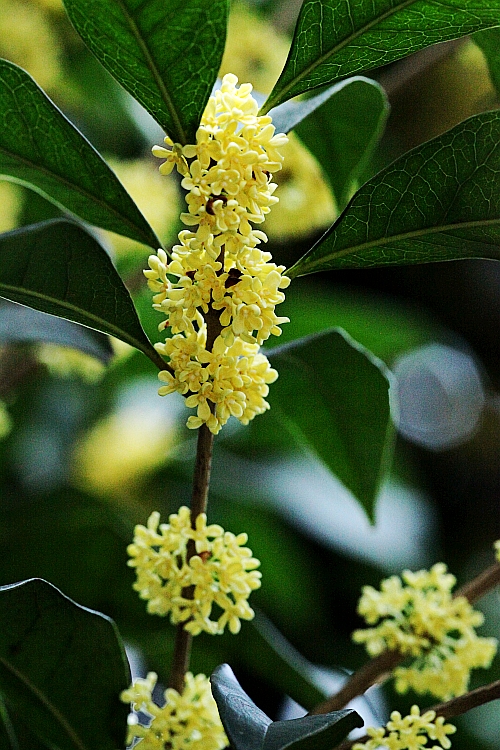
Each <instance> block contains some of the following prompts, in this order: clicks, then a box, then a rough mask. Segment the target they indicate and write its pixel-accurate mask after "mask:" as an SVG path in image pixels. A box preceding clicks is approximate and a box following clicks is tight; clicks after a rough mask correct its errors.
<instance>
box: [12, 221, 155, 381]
mask: <svg viewBox="0 0 500 750" xmlns="http://www.w3.org/2000/svg"><path fill="white" fill-rule="evenodd" d="M0 296H1V297H5V298H6V299H9V300H11V301H12V302H18V303H20V304H21V305H27V306H28V307H33V308H35V309H36V310H40V311H41V312H45V313H49V314H50V315H56V316H58V317H61V318H66V319H67V320H72V321H73V322H74V323H80V324H81V325H84V326H87V327H88V328H92V329H94V330H97V331H101V332H102V333H107V334H110V335H111V336H115V337H116V338H118V339H121V340H122V341H125V342H126V343H127V344H130V345H131V346H134V347H135V348H136V349H139V350H140V351H142V352H143V353H144V354H145V355H146V356H147V357H149V359H151V361H152V362H154V363H155V364H156V365H157V366H159V367H164V364H163V360H162V359H161V357H160V356H159V355H158V354H157V353H156V351H155V349H154V348H153V347H152V345H151V344H150V342H149V340H148V339H147V337H146V334H145V333H144V331H143V330H142V327H141V324H140V322H139V318H138V317H137V313H136V311H135V308H134V305H133V303H132V300H131V298H130V295H129V293H128V291H127V289H126V288H125V286H124V284H123V282H122V280H121V279H120V277H119V275H118V273H117V272H116V270H115V268H114V266H113V264H112V262H111V260H110V258H109V256H108V254H107V253H106V251H105V250H104V248H103V247H102V246H101V245H100V244H99V243H98V241H97V240H96V239H95V237H93V236H92V235H90V234H89V233H88V232H86V231H85V229H83V228H82V227H81V226H79V225H78V224H75V223H73V222H70V221H66V220H64V219H52V220H50V221H46V222H42V223H40V224H33V225H31V226H28V227H23V228H22V229H16V230H14V231H13V232H7V233H6V234H3V235H0Z"/></svg>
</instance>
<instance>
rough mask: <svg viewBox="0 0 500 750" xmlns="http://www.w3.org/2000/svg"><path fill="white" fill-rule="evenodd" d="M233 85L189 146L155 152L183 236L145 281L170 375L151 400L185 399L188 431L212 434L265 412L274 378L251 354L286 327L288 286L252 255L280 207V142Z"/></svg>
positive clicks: (247, 88)
mask: <svg viewBox="0 0 500 750" xmlns="http://www.w3.org/2000/svg"><path fill="white" fill-rule="evenodd" d="M237 83H238V79H237V78H236V76H234V75H232V74H227V75H225V76H224V78H223V80H222V85H221V88H220V89H219V90H218V91H216V92H215V94H214V95H213V96H211V97H210V99H209V101H208V104H207V107H206V109H205V112H204V115H203V117H202V120H201V123H200V126H199V128H198V131H197V135H196V144H188V145H185V146H182V145H180V144H175V143H172V141H171V140H170V139H169V138H168V137H167V138H166V139H165V143H166V145H167V146H169V147H170V148H164V147H162V146H155V147H154V149H153V153H154V154H155V155H156V156H158V157H160V158H164V159H166V161H165V162H164V163H163V164H162V165H161V167H160V171H162V172H163V173H168V172H170V171H171V170H172V169H173V168H174V166H175V167H176V168H177V170H178V171H179V173H180V174H181V175H182V177H183V179H182V186H183V187H184V188H185V190H186V191H188V192H187V195H186V203H187V211H185V212H184V213H182V214H181V219H182V221H183V222H184V224H186V225H187V226H188V227H189V229H185V230H183V231H181V232H179V244H177V245H175V246H174V247H173V249H172V253H171V257H170V258H169V257H168V256H167V254H166V253H165V252H164V251H163V250H159V251H158V253H157V255H152V256H151V257H150V258H149V270H147V271H145V272H144V273H145V276H146V278H147V279H148V285H149V287H150V289H151V290H152V291H153V292H154V295H155V296H154V297H153V307H154V308H155V309H156V310H158V311H159V312H161V313H163V314H164V316H165V320H164V321H163V322H162V323H161V324H160V325H159V328H160V330H164V329H165V328H167V327H168V328H170V333H171V334H172V336H173V340H174V341H175V343H170V342H171V341H172V339H167V341H166V342H165V343H164V344H163V343H160V344H157V345H156V348H157V350H158V351H159V352H160V354H162V355H164V356H166V357H168V358H169V364H170V367H171V370H170V371H167V370H165V371H163V372H161V373H160V380H162V381H163V382H165V383H166V384H167V385H166V386H163V387H162V388H160V391H159V393H160V395H166V393H170V392H172V391H178V392H179V393H182V394H183V395H185V396H186V400H185V404H186V406H187V407H188V408H195V409H196V410H197V411H196V416H192V417H190V418H189V419H188V422H187V425H188V427H190V428H192V429H196V428H198V427H200V426H201V425H202V424H206V425H207V426H208V427H209V429H210V430H211V431H212V432H213V433H215V434H216V433H217V432H219V430H220V429H221V427H222V426H223V425H224V424H225V423H226V422H227V420H228V419H229V417H230V416H234V417H236V418H237V419H239V420H240V421H241V422H242V423H243V424H247V423H248V421H249V420H250V419H252V418H253V417H254V416H255V415H256V414H260V413H262V412H263V411H265V410H266V409H268V408H269V405H268V403H267V401H265V397H266V396H267V393H268V385H269V384H270V383H271V382H273V380H275V379H276V377H277V373H276V371H275V370H273V369H272V368H271V367H270V365H269V363H268V362H267V359H266V358H265V356H264V355H263V354H261V353H260V352H259V347H260V345H261V344H263V343H264V341H266V340H267V339H268V338H269V336H271V335H275V336H278V335H280V333H281V328H280V325H281V324H282V323H286V322H288V318H286V317H280V316H278V315H276V313H275V307H276V305H278V304H280V303H281V302H283V300H284V298H285V295H284V293H283V291H282V290H283V289H285V288H286V287H287V286H288V285H289V283H290V279H289V278H288V277H286V276H284V275H283V271H284V270H285V267H284V266H277V265H276V264H275V263H273V262H272V258H271V254H270V253H268V252H265V251H263V250H261V249H260V245H261V244H262V243H263V242H266V241H267V237H266V235H265V233H264V232H262V231H261V230H259V229H255V228H254V227H253V225H254V224H261V223H262V222H263V221H264V220H265V218H266V215H267V214H268V213H269V211H270V209H271V206H273V205H274V204H275V203H276V202H277V200H278V199H277V197H276V196H275V195H274V191H275V189H276V184H275V183H273V182H272V180H271V177H272V173H273V172H276V171H278V170H280V169H281V166H282V160H283V159H282V156H281V154H280V151H279V149H280V147H281V146H283V145H284V144H285V143H286V142H287V140H288V139H287V136H285V135H283V134H276V133H275V128H274V126H273V125H272V122H271V118H270V117H269V116H268V115H265V116H259V115H258V105H257V102H256V100H255V99H254V98H253V96H252V95H251V92H252V86H251V85H250V84H242V85H241V86H239V87H238V86H237ZM208 313H215V316H216V319H218V320H217V322H216V326H217V327H218V329H219V330H218V331H217V333H219V335H218V336H217V337H216V341H215V344H214V345H213V346H211V347H210V350H209V351H208V350H207V348H206V341H207V333H206V316H207V314H208ZM212 325H213V322H212ZM195 343H196V346H194V344H195Z"/></svg>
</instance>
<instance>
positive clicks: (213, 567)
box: [128, 506, 261, 635]
mask: <svg viewBox="0 0 500 750" xmlns="http://www.w3.org/2000/svg"><path fill="white" fill-rule="evenodd" d="M159 524H160V514H159V513H152V514H151V516H150V518H149V520H148V523H147V526H146V527H145V526H141V525H138V526H136V528H135V536H134V542H133V544H130V545H129V547H128V553H129V555H130V557H131V559H130V560H129V562H128V564H129V565H130V566H131V567H134V568H135V569H136V573H137V580H136V582H135V584H134V588H135V589H136V591H138V592H139V596H140V597H141V599H146V600H147V601H148V604H147V610H148V612H150V613H151V614H157V615H170V620H171V622H172V624H177V623H179V622H183V623H185V625H184V628H185V630H187V631H188V632H190V633H191V634H192V635H198V634H199V633H201V632H202V631H204V632H206V633H211V634H218V633H222V632H223V631H224V628H225V626H226V625H228V627H229V630H230V631H231V632H232V633H238V632H239V630H240V627H241V623H240V620H251V619H252V618H253V616H254V612H253V610H252V609H251V607H250V606H249V604H248V597H249V596H250V594H251V592H252V591H253V590H254V589H257V588H259V587H260V579H261V574H260V572H259V571H258V570H257V568H258V567H259V565H260V562H259V561H258V560H256V559H255V558H254V557H253V556H252V551H251V550H250V549H249V548H248V547H246V546H245V545H246V543H247V535H246V534H238V535H237V536H235V535H234V534H231V533H230V532H228V531H226V532H225V531H224V529H223V528H222V527H221V526H219V525H217V524H210V525H207V518H206V515H205V514H204V513H202V514H200V515H199V516H198V517H197V519H196V528H194V529H193V528H192V526H191V513H190V511H189V508H186V507H185V506H183V507H181V508H180V509H179V511H178V513H175V514H172V515H171V516H170V518H169V523H168V524H161V525H159ZM190 540H194V542H195V547H196V554H195V555H193V556H192V557H191V558H189V559H188V550H187V548H188V543H189V541H190ZM190 586H192V587H194V589H193V595H192V598H187V597H186V595H185V589H186V588H188V587H190ZM214 607H215V609H216V610H219V611H220V614H218V615H217V619H211V617H212V612H213V609H214Z"/></svg>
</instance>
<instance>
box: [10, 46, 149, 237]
mask: <svg viewBox="0 0 500 750" xmlns="http://www.w3.org/2000/svg"><path fill="white" fill-rule="evenodd" d="M0 113H1V118H2V122H1V127H0V175H3V176H4V177H6V178H7V179H11V180H13V181H14V182H18V183H20V184H21V185H25V186H27V187H29V188H32V189H33V190H36V191H37V192H39V193H41V194H42V195H43V196H45V197H46V198H48V199H49V200H51V201H52V202H54V203H55V204H57V205H58V206H59V207H63V208H66V209H68V211H71V212H72V213H73V214H75V215H76V216H79V217H80V218H81V219H84V220H85V221H87V222H88V223H89V224H95V225H96V226H98V227H102V228H103V229H109V230H110V231H112V232H116V233H117V234H123V235H125V236H126V237H130V239H133V240H137V241H138V242H143V243H144V244H146V245H149V246H150V247H152V248H154V249H156V248H158V247H160V244H161V243H160V242H159V240H158V239H157V237H156V235H155V233H154V232H153V230H152V229H151V227H150V226H149V224H148V223H147V221H146V219H145V218H144V217H143V215H142V214H141V213H140V211H139V209H138V208H137V206H136V205H135V203H134V201H133V200H132V198H131V197H130V196H129V194H128V193H127V192H126V190H125V188H124V187H123V186H122V184H121V183H120V182H119V180H118V178H117V177H116V175H115V174H114V172H112V170H111V169H110V168H109V167H108V165H107V164H106V162H105V161H104V160H103V159H102V158H101V157H100V155H99V154H98V153H97V151H96V150H95V149H94V148H93V146H91V144H90V143H89V142H88V141H87V140H86V139H85V138H84V136H83V135H82V134H81V133H80V132H79V131H78V130H77V129H76V128H75V127H74V126H73V125H72V124H71V123H70V121H69V120H67V119H66V117H65V116H64V115H63V113H62V112H60V110H59V109H58V108H57V107H56V106H55V104H53V102H51V100H50V99H49V98H48V97H47V96H46V95H45V94H44V92H43V91H42V90H41V89H40V88H39V87H38V86H37V84H36V83H35V81H34V80H33V79H32V78H31V77H30V76H29V75H28V73H26V72H25V71H24V70H22V69H21V68H18V67H17V65H14V64H13V63H10V62H7V60H0Z"/></svg>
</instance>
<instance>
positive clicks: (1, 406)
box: [0, 401, 12, 440]
mask: <svg viewBox="0 0 500 750" xmlns="http://www.w3.org/2000/svg"><path fill="white" fill-rule="evenodd" d="M11 428H12V421H11V418H10V416H9V412H8V411H7V407H6V406H5V403H4V402H3V401H0V440H2V438H4V437H7V435H8V434H9V432H10V431H11Z"/></svg>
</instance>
